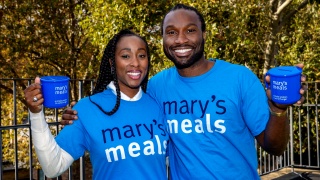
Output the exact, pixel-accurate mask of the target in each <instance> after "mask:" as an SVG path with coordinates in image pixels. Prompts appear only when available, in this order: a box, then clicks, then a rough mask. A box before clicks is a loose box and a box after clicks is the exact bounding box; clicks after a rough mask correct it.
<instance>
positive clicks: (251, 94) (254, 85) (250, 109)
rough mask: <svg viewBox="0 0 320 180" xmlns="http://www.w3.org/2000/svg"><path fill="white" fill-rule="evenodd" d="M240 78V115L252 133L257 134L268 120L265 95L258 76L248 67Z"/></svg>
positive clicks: (262, 129) (263, 128)
mask: <svg viewBox="0 0 320 180" xmlns="http://www.w3.org/2000/svg"><path fill="white" fill-rule="evenodd" d="M242 80H243V83H241V85H242V94H243V95H242V115H243V117H244V120H245V123H246V124H247V126H248V127H249V129H250V131H251V133H252V135H253V136H257V135H259V134H260V133H261V132H262V131H264V130H265V128H266V125H267V122H268V120H269V109H268V101H267V95H266V92H265V90H264V88H263V86H262V83H261V82H260V80H259V79H258V77H257V76H256V75H255V74H254V73H253V72H252V71H250V70H249V69H248V70H247V71H245V73H244V77H242Z"/></svg>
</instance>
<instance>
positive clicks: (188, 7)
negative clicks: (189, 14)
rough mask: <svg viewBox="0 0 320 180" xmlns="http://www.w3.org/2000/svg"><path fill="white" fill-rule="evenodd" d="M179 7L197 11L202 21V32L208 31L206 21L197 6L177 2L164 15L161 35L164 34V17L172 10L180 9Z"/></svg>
mask: <svg viewBox="0 0 320 180" xmlns="http://www.w3.org/2000/svg"><path fill="white" fill-rule="evenodd" d="M179 9H184V10H189V11H193V12H195V13H196V14H197V15H198V17H199V20H200V22H201V30H202V32H205V31H206V22H205V21H204V18H203V16H202V14H201V13H200V12H199V11H198V10H197V9H196V8H194V7H191V6H187V5H184V4H177V5H175V6H174V7H173V8H171V9H170V11H169V12H167V14H166V15H165V16H164V17H163V19H162V22H161V35H163V23H164V19H165V18H166V16H167V15H168V14H169V13H170V12H172V11H175V10H179Z"/></svg>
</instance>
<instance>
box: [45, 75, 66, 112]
mask: <svg viewBox="0 0 320 180" xmlns="http://www.w3.org/2000/svg"><path fill="white" fill-rule="evenodd" d="M69 80H70V78H69V77H67V76H43V77H41V78H40V83H41V90H42V95H43V99H44V102H43V106H44V107H47V108H62V107H65V106H67V105H68V103H69Z"/></svg>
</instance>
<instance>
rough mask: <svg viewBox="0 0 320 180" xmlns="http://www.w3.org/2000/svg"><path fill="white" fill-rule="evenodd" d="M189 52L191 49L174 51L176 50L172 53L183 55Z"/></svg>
mask: <svg viewBox="0 0 320 180" xmlns="http://www.w3.org/2000/svg"><path fill="white" fill-rule="evenodd" d="M191 50H192V49H176V50H174V52H176V53H182V54H183V53H186V52H189V51H191Z"/></svg>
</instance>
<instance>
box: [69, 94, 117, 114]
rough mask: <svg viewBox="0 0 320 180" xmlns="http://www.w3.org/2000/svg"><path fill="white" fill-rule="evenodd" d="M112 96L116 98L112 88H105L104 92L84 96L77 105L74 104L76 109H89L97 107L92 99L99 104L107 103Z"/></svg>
mask: <svg viewBox="0 0 320 180" xmlns="http://www.w3.org/2000/svg"><path fill="white" fill-rule="evenodd" d="M110 98H114V95H113V94H112V92H111V91H110V90H105V91H103V92H100V93H97V94H94V95H90V96H86V97H83V98H82V99H80V100H79V101H78V102H77V103H76V105H75V106H74V109H76V110H88V109H90V108H91V107H95V105H94V104H93V103H92V101H94V102H95V103H98V104H105V103H106V102H108V99H110Z"/></svg>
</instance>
